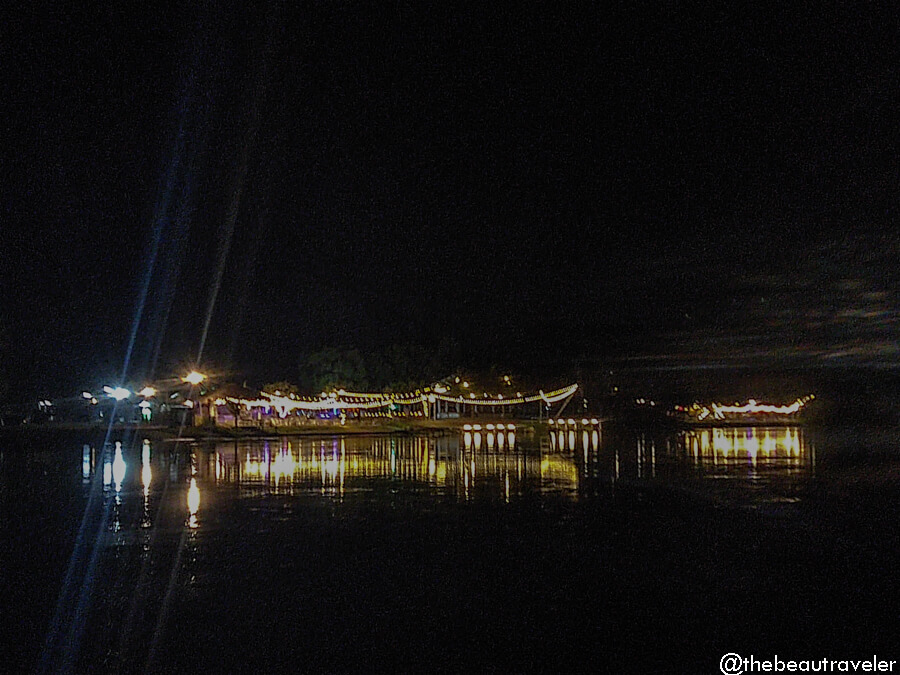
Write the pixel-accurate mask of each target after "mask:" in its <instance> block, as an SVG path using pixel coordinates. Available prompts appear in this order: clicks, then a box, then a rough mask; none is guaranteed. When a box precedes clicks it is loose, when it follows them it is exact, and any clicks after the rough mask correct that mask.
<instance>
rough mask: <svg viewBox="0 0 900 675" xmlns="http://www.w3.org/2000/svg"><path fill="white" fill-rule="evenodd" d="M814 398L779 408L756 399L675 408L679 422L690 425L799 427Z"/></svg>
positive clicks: (695, 404)
mask: <svg viewBox="0 0 900 675" xmlns="http://www.w3.org/2000/svg"><path fill="white" fill-rule="evenodd" d="M814 399H815V396H814V395H812V394H810V395H808V396H804V397H802V398H798V399H797V400H795V401H794V402H793V403H790V404H786V405H780V404H772V403H760V402H758V401H756V400H754V399H750V400H748V401H747V402H746V403H735V404H732V405H728V404H723V403H693V404H692V405H690V406H676V407H675V412H674V417H675V419H676V420H678V421H679V422H682V423H684V424H691V425H704V426H709V425H717V424H800V423H802V422H803V411H804V408H805V407H806V405H807V404H808V403H809V402H810V401H812V400H814Z"/></svg>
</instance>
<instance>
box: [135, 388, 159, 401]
mask: <svg viewBox="0 0 900 675" xmlns="http://www.w3.org/2000/svg"><path fill="white" fill-rule="evenodd" d="M138 394H139V395H140V396H143V397H144V398H150V397H151V396H156V389H154V388H153V387H144V388H143V389H141V390H140V391H139V392H138Z"/></svg>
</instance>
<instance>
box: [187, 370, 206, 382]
mask: <svg viewBox="0 0 900 675" xmlns="http://www.w3.org/2000/svg"><path fill="white" fill-rule="evenodd" d="M205 379H206V375H204V374H203V373H198V372H197V371H196V370H192V371H191V372H189V373H188V374H187V375H185V376H184V377H182V378H181V381H182V382H187V383H188V384H200V383H201V382H203V380H205Z"/></svg>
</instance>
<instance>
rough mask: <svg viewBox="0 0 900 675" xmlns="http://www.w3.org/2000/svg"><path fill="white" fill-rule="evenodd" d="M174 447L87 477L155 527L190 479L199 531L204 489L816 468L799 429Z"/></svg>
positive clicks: (370, 491) (465, 488)
mask: <svg viewBox="0 0 900 675" xmlns="http://www.w3.org/2000/svg"><path fill="white" fill-rule="evenodd" d="M163 447H164V448H167V449H166V450H164V451H163V452H159V451H156V452H154V449H155V448H154V443H151V441H150V440H148V439H144V440H143V441H142V442H141V444H140V445H136V446H131V450H129V447H127V446H126V447H123V445H122V443H115V444H114V446H113V447H110V446H106V449H102V448H101V449H100V451H98V449H97V448H95V447H94V446H91V445H84V446H83V447H82V451H81V459H82V461H81V466H80V471H81V474H82V478H83V479H85V480H88V479H90V478H91V477H93V475H94V472H95V467H96V465H97V463H100V466H101V467H102V472H101V476H102V483H103V486H104V491H105V492H109V493H110V495H111V496H112V497H115V500H114V501H115V502H116V505H117V506H118V504H119V503H120V496H121V497H122V498H124V496H125V495H127V494H129V486H132V487H133V491H134V492H135V493H137V494H139V495H140V498H139V499H140V502H139V503H138V504H136V505H135V506H136V508H137V509H138V511H139V512H140V513H142V518H141V519H140V521H141V526H142V527H145V528H150V527H151V525H152V520H153V518H152V517H151V516H152V515H153V513H154V510H155V508H154V500H157V499H158V495H160V494H164V493H165V490H166V489H167V486H169V485H173V484H179V485H181V486H182V488H181V489H180V490H179V491H178V492H177V494H180V495H182V496H181V497H179V500H181V499H185V498H186V500H187V504H186V505H187V513H186V518H187V520H186V521H185V522H186V523H187V525H188V526H189V527H190V528H192V529H193V528H196V527H198V525H199V523H200V519H199V506H200V493H201V491H203V490H204V489H205V488H204V486H209V487H210V488H213V487H214V486H221V487H223V488H227V487H229V486H230V487H237V488H238V489H239V495H240V496H242V497H253V496H260V495H266V494H277V495H297V496H302V495H307V496H308V495H316V496H318V497H322V498H328V499H336V500H338V501H343V500H345V499H347V498H356V497H358V496H360V495H362V496H365V498H370V497H372V496H374V497H378V496H379V495H388V496H390V495H393V494H394V493H396V492H397V491H398V490H402V491H405V492H415V493H419V494H421V495H423V497H422V498H423V499H424V498H427V497H426V496H427V495H428V494H432V495H434V496H444V497H450V498H453V499H458V500H463V501H468V500H485V499H487V500H500V501H504V502H512V501H514V500H516V499H518V498H521V497H524V496H527V495H540V494H551V493H552V494H557V495H563V496H565V497H568V498H573V499H577V498H582V497H591V496H596V495H599V494H602V493H606V492H608V491H610V490H613V491H615V490H617V489H618V488H619V487H625V486H633V485H639V484H641V483H643V482H651V481H652V482H657V483H660V482H661V483H665V484H669V485H672V486H674V487H685V486H688V487H690V488H691V489H692V490H694V491H699V492H704V493H707V494H708V495H712V496H714V497H721V496H722V495H723V494H725V493H730V496H729V498H735V497H736V498H738V499H741V500H746V501H750V502H755V503H758V502H765V501H772V500H774V501H785V500H788V501H790V500H794V499H796V498H798V494H799V493H800V492H801V488H802V487H803V485H804V484H805V483H806V482H807V481H808V479H810V478H811V477H812V475H813V471H814V468H815V452H814V449H813V447H812V445H811V444H810V443H809V442H807V439H806V436H805V434H804V431H803V429H802V428H799V427H732V428H726V427H722V428H707V429H692V430H687V431H681V432H664V431H663V432H660V431H652V432H651V431H633V430H624V429H620V430H615V429H607V428H602V429H601V428H600V426H599V425H590V426H582V427H580V428H578V427H575V426H572V425H568V424H565V425H564V428H562V429H559V428H558V427H557V428H553V429H552V430H551V431H549V432H548V433H545V434H540V433H538V434H532V433H531V432H530V430H529V432H528V433H527V434H526V435H525V437H524V440H519V439H517V437H516V431H514V430H512V429H509V428H500V427H495V428H493V429H482V428H478V429H476V428H474V427H473V428H470V429H469V430H466V431H464V432H463V433H461V434H459V435H449V436H440V437H426V436H412V437H408V436H381V437H354V436H346V437H340V436H335V437H316V438H308V437H307V438H291V439H287V438H284V439H272V440H252V441H242V442H235V441H230V442H220V443H215V444H206V445H194V446H191V447H190V448H184V447H183V446H176V445H166V446H163ZM138 448H139V449H138ZM131 453H134V454H133V455H131ZM130 455H131V456H132V459H129V456H130ZM138 457H139V460H138ZM138 461H140V472H129V470H128V469H129V465H130V463H131V462H135V464H134V466H137V464H136V462H138ZM138 476H140V478H138ZM367 495H368V496H367ZM141 502H142V503H141ZM181 503H182V504H185V502H183V501H182V502H181ZM181 508H184V506H182V507H181ZM117 518H118V511H116V512H115V513H114V514H113V519H114V520H117Z"/></svg>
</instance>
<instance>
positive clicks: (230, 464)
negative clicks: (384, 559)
mask: <svg viewBox="0 0 900 675" xmlns="http://www.w3.org/2000/svg"><path fill="white" fill-rule="evenodd" d="M501 439H502V440H501ZM532 450H534V448H532ZM204 452H206V453H207V457H208V460H207V462H206V464H205V467H204V468H203V470H202V471H201V477H202V478H204V479H207V480H209V481H210V482H212V483H215V484H220V485H237V486H240V487H241V488H242V490H244V491H245V492H246V494H247V495H255V494H260V493H261V492H263V493H273V494H320V495H322V496H328V497H337V498H338V499H343V498H344V497H346V496H349V495H353V494H356V493H361V492H363V493H377V492H378V491H381V490H385V489H396V488H403V489H408V490H412V491H416V492H420V493H423V494H425V493H432V494H434V495H443V496H450V497H456V498H459V499H462V500H470V499H475V498H479V499H485V498H487V499H490V498H502V499H503V500H509V499H511V498H514V497H515V496H521V495H524V494H528V493H559V494H564V495H573V496H574V495H575V494H577V490H578V480H577V472H578V469H577V466H576V463H575V459H574V458H573V457H571V456H567V455H565V454H562V453H541V452H539V451H538V452H534V451H531V452H528V451H521V452H520V451H517V449H516V439H515V434H514V432H506V433H504V432H496V433H494V432H488V433H486V434H485V433H482V432H474V433H472V432H466V433H465V434H463V435H462V436H461V437H457V436H444V437H439V438H431V437H424V436H419V437H374V438H373V437H366V438H361V437H352V436H351V437H341V438H338V437H335V438H317V439H308V438H301V439H293V440H287V439H284V440H276V441H254V442H248V443H233V442H232V443H219V444H217V445H215V446H214V447H212V448H209V449H207V450H205V451H204Z"/></svg>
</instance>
